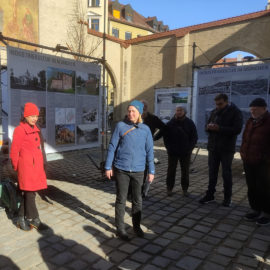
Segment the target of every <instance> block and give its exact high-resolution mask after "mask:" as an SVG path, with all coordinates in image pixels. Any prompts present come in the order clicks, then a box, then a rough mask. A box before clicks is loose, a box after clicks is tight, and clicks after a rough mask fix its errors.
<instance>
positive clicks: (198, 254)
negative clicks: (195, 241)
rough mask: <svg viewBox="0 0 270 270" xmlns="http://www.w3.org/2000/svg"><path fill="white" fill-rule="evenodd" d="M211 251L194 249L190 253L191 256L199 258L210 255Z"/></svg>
mask: <svg viewBox="0 0 270 270" xmlns="http://www.w3.org/2000/svg"><path fill="white" fill-rule="evenodd" d="M208 254H209V252H207V251H204V250H200V249H192V250H191V252H190V253H189V255H190V256H192V257H196V258H199V259H204V258H206V257H207V256H208Z"/></svg>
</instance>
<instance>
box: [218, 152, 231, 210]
mask: <svg viewBox="0 0 270 270" xmlns="http://www.w3.org/2000/svg"><path fill="white" fill-rule="evenodd" d="M233 156H234V153H222V154H221V166H222V178H223V188H224V201H223V205H224V206H230V204H231V198H232V161H233Z"/></svg>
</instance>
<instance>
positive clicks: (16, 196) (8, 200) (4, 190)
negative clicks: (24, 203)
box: [0, 179, 22, 217]
mask: <svg viewBox="0 0 270 270" xmlns="http://www.w3.org/2000/svg"><path fill="white" fill-rule="evenodd" d="M21 199H22V197H21V195H20V193H19V191H18V188H17V186H16V184H14V182H13V181H11V180H10V179H4V180H1V181H0V204H1V205H2V206H3V207H5V209H6V212H7V214H8V215H9V216H10V217H13V216H14V215H16V214H17V212H18V210H19V207H20V203H21Z"/></svg>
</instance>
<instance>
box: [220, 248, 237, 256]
mask: <svg viewBox="0 0 270 270" xmlns="http://www.w3.org/2000/svg"><path fill="white" fill-rule="evenodd" d="M217 252H218V253H219V254H222V255H225V256H228V257H235V255H236V253H237V250H236V249H232V248H227V247H224V246H221V247H218V249H217Z"/></svg>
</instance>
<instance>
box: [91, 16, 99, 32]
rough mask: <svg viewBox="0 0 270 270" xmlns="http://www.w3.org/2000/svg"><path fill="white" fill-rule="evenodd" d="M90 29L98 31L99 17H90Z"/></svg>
mask: <svg viewBox="0 0 270 270" xmlns="http://www.w3.org/2000/svg"><path fill="white" fill-rule="evenodd" d="M89 25H90V24H89ZM91 29H94V30H96V31H99V19H91Z"/></svg>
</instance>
